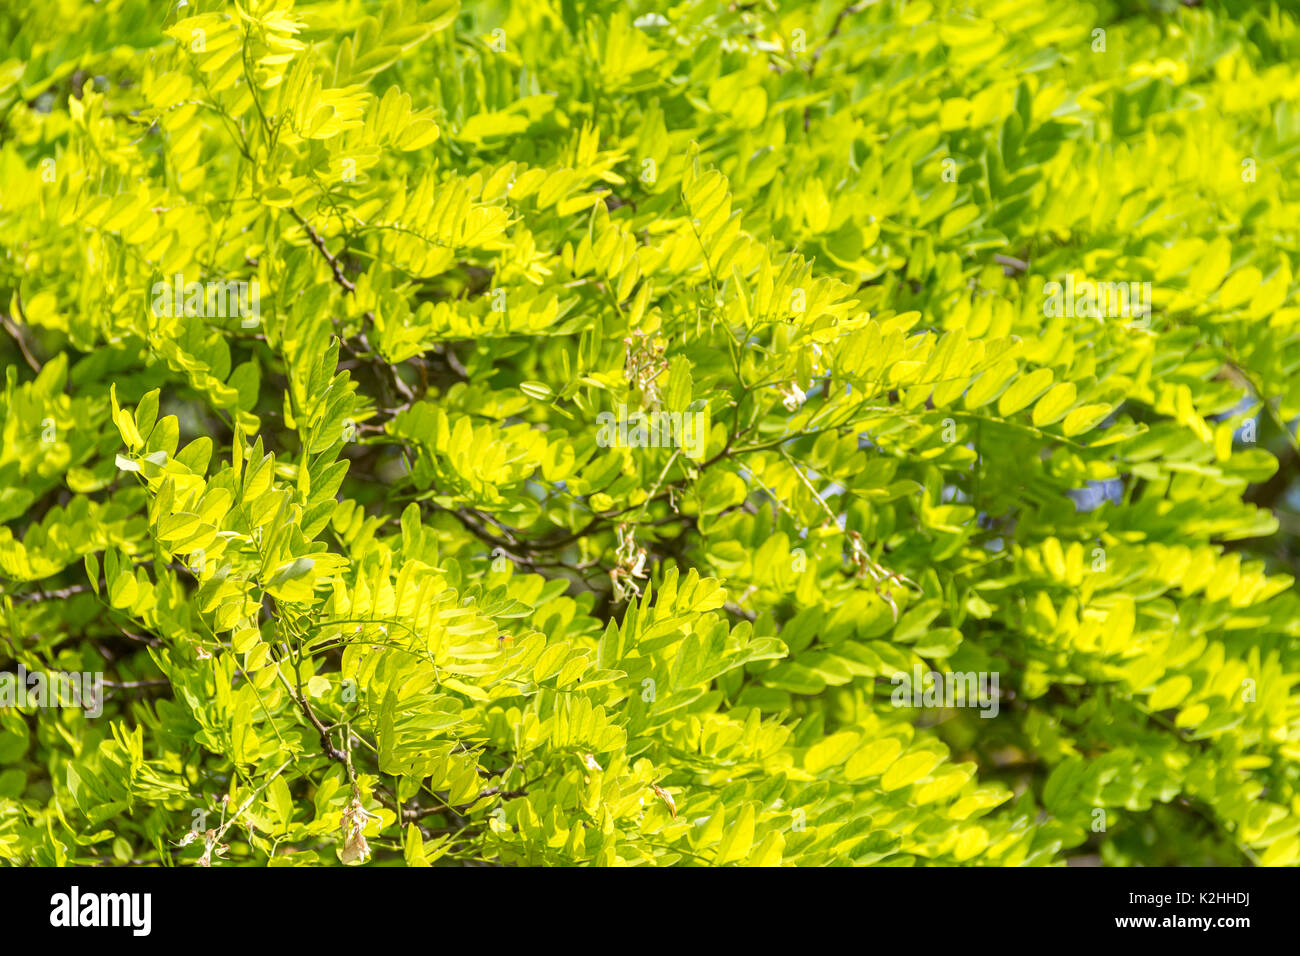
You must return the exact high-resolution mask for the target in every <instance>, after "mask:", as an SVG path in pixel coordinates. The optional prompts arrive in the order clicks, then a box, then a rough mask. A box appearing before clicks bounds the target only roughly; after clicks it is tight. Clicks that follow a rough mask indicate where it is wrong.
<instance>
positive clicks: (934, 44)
mask: <svg viewBox="0 0 1300 956" xmlns="http://www.w3.org/2000/svg"><path fill="white" fill-rule="evenodd" d="M1296 64H1300V23H1298V21H1297V17H1296V15H1294V14H1293V13H1290V12H1287V11H1286V9H1285V8H1280V7H1279V6H1278V5H1277V4H1275V3H1274V4H1270V3H1232V2H1226V0H1225V2H1220V3H1215V2H1207V3H1205V4H1203V5H1194V6H1191V7H1183V6H1181V5H1179V4H1176V3H1172V2H1170V3H1146V2H1141V3H1137V2H1129V3H1123V4H1116V3H1100V4H1088V3H1079V2H1075V0H979V2H957V0H935V2H925V0H910V2H904V0H881V2H876V3H859V4H856V5H852V6H849V5H846V4H845V3H844V2H843V0H835V2H811V3H776V2H772V0H760V2H752V3H704V2H700V3H696V2H682V3H675V4H653V3H650V2H647V0H635V2H633V3H631V4H627V3H622V2H615V0H536V2H527V3H510V2H507V0H498V2H490V0H484V2H478V0H472V2H471V0H466V2H465V3H464V4H463V5H460V6H458V5H457V4H456V2H455V0H425V2H417V0H386V2H362V0H336V2H299V3H296V4H295V3H294V2H293V0H243V2H242V3H235V2H227V0H192V2H189V3H181V4H161V3H157V2H153V0H102V2H98V3H85V2H82V0H39V2H38V0H11V2H8V3H6V4H5V5H4V8H3V10H0V144H2V145H0V312H2V313H3V323H4V333H5V334H3V335H0V360H3V363H4V366H5V384H4V391H3V396H2V397H0V419H2V420H3V436H4V437H3V451H2V452H0V522H3V525H2V526H0V594H2V595H3V596H2V598H0V599H2V600H3V608H2V612H3V613H0V666H2V667H3V669H4V670H6V671H8V672H16V671H18V669H19V668H20V667H21V668H22V672H23V673H26V674H28V675H31V674H37V673H40V674H47V675H52V674H59V673H62V674H72V673H77V674H97V673H102V674H103V685H102V688H103V689H102V695H101V696H102V699H100V700H96V701H89V702H88V701H85V700H83V701H82V702H81V703H82V705H81V706H62V707H53V706H49V705H48V704H47V705H46V706H43V707H42V706H36V705H35V704H36V703H40V702H39V701H36V702H35V703H34V702H33V701H32V700H30V699H29V700H27V701H26V703H21V702H19V701H16V700H15V701H10V702H9V706H6V707H3V708H0V860H4V861H8V862H12V863H37V864H45V865H51V864H70V863H87V862H94V861H108V862H112V861H118V862H125V861H135V862H145V863H174V864H182V865H193V864H195V863H199V864H202V865H232V864H254V865H265V864H268V863H270V864H274V865H288V864H321V863H335V862H338V861H342V862H345V863H360V862H369V863H371V864H376V863H384V862H401V861H402V860H405V862H406V863H409V864H412V865H426V864H430V863H438V864H446V863H457V862H472V861H487V862H498V863H505V864H573V863H591V864H600V865H621V864H628V865H638V864H639V865H644V864H659V865H663V864H670V863H685V864H726V863H748V864H761V865H771V864H778V863H780V864H799V865H824V864H882V865H911V864H953V863H961V864H973V865H1016V864H1029V865H1034V864H1053V863H1058V864H1059V863H1061V862H1063V861H1066V860H1068V859H1070V858H1078V860H1080V861H1089V860H1097V859H1100V861H1102V862H1104V863H1107V864H1114V865H1129V864H1169V863H1183V864H1201V863H1209V864H1227V865H1238V864H1249V863H1262V864H1266V865H1271V864H1283V865H1285V864H1294V863H1296V862H1297V860H1300V816H1298V815H1297V811H1298V810H1300V791H1298V782H1300V765H1298V762H1300V701H1297V696H1296V694H1297V691H1296V686H1295V685H1296V682H1297V674H1298V673H1300V602H1297V598H1296V592H1295V590H1294V588H1293V586H1292V578H1291V576H1290V575H1289V574H1288V568H1289V566H1290V565H1291V564H1292V563H1293V557H1294V553H1295V548H1294V545H1293V539H1292V537H1291V535H1292V534H1293V533H1294V532H1295V531H1296V530H1297V529H1296V527H1295V525H1296V524H1297V519H1296V518H1295V517H1294V516H1293V515H1292V513H1291V509H1293V508H1294V507H1295V502H1296V498H1295V497H1288V496H1292V495H1294V492H1295V489H1294V488H1292V487H1291V486H1290V480H1291V479H1290V474H1291V473H1292V472H1294V470H1295V468H1296V464H1297V460H1298V459H1297V453H1296V441H1297V440H1296V419H1297V418H1298V417H1300V379H1297V378H1295V376H1294V373H1295V372H1296V370H1297V369H1298V368H1300V307H1298V306H1297V304H1296V300H1295V293H1296V289H1297V282H1296V279H1295V271H1296V269H1297V267H1298V263H1297V259H1296V258H1294V257H1296V256H1300V246H1297V224H1298V223H1300V106H1298V105H1297V104H1300V69H1298V68H1297V66H1296ZM1052 283H1056V284H1057V285H1056V286H1053V285H1052ZM1090 283H1123V284H1124V285H1123V286H1122V287H1116V288H1122V289H1123V290H1124V291H1132V293H1133V295H1134V296H1135V297H1136V298H1135V300H1134V303H1136V302H1137V301H1138V300H1140V299H1141V297H1142V293H1141V291H1140V290H1142V289H1149V292H1150V308H1149V309H1147V310H1143V309H1140V308H1137V307H1136V305H1135V306H1134V308H1132V309H1125V310H1124V311H1123V313H1122V314H1121V313H1120V312H1117V311H1115V309H1114V308H1112V306H1114V305H1115V304H1116V301H1118V300H1114V301H1111V300H1108V301H1107V302H1106V303H1105V304H1104V305H1103V304H1102V302H1101V299H1102V298H1103V297H1102V296H1098V297H1097V299H1096V300H1095V301H1093V302H1092V303H1091V305H1090V304H1089V302H1088V301H1087V299H1088V298H1091V296H1090V295H1087V296H1082V297H1081V296H1080V295H1079V290H1081V289H1091V288H1093V287H1092V286H1090V285H1089V284H1090ZM1130 283H1131V284H1132V285H1130ZM1146 283H1149V286H1147V285H1144V284H1146ZM1097 288H1098V289H1100V288H1102V287H1101V286H1098V287H1097ZM1134 303H1130V304H1131V305H1133V304H1134ZM1279 458H1281V459H1283V462H1284V465H1285V467H1284V468H1282V469H1281V470H1279V464H1278V459H1279ZM931 671H933V672H934V674H935V675H938V676H937V677H936V676H934V675H931V674H930V672H931ZM945 675H947V676H945ZM951 675H971V676H972V677H973V678H974V676H975V675H978V680H979V684H978V686H979V688H980V695H981V696H980V698H979V706H973V703H974V702H973V701H971V700H969V699H967V700H965V701H964V703H965V704H966V706H959V705H960V704H962V703H963V701H962V700H961V699H953V698H948V699H943V697H942V695H935V696H933V697H932V696H929V695H927V694H926V693H923V691H925V689H926V688H932V687H933V686H936V684H937V686H939V687H940V688H941V687H942V686H943V683H942V682H943V681H945V680H948V679H949V678H950V677H951ZM904 678H906V679H904ZM918 678H919V679H920V685H919V686H918V685H917V683H916V682H917V679H918ZM972 686H974V685H972ZM909 690H910V691H913V692H914V694H912V693H907V691H909ZM87 703H90V704H93V706H87ZM101 711H102V712H101Z"/></svg>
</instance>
